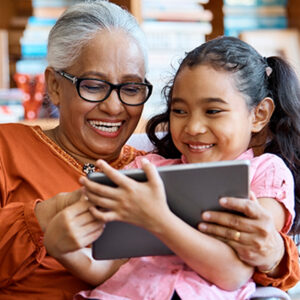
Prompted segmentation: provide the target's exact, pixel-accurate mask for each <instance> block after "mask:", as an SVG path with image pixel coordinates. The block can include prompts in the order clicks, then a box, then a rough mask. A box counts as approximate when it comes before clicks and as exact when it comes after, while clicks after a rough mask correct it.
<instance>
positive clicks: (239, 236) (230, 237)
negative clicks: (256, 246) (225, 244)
mask: <svg viewBox="0 0 300 300" xmlns="http://www.w3.org/2000/svg"><path fill="white" fill-rule="evenodd" d="M198 229H199V230H200V231H201V232H204V233H206V234H210V235H213V236H216V237H218V238H221V239H222V240H226V241H234V242H237V243H241V244H248V237H249V234H248V233H246V232H242V231H239V230H235V229H232V228H228V227H223V226H217V225H212V224H209V223H200V224H199V225H198Z"/></svg>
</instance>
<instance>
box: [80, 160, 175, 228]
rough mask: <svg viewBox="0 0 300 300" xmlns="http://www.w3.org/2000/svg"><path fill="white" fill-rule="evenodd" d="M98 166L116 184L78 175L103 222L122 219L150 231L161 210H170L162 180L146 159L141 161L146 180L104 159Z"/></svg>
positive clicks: (158, 218) (93, 210)
mask: <svg viewBox="0 0 300 300" xmlns="http://www.w3.org/2000/svg"><path fill="white" fill-rule="evenodd" d="M97 167H99V169H101V171H102V172H103V173H105V174H106V175H107V176H108V177H109V178H110V179H111V180H112V181H113V182H114V183H115V184H116V185H117V187H110V186H106V185H102V184H99V183H95V182H92V181H90V180H88V179H86V178H84V177H82V178H81V181H80V182H81V183H82V185H83V186H84V187H85V193H86V196H87V197H88V199H89V201H91V202H92V203H94V205H95V206H96V207H98V208H96V207H91V208H90V211H91V212H92V214H93V215H94V216H95V217H96V218H97V219H99V220H102V221H103V222H105V223H106V222H110V221H115V220H118V221H124V222H127V223H131V224H134V225H137V226H141V227H143V228H145V229H147V230H149V231H153V230H155V228H158V226H159V225H158V224H159V222H160V221H161V218H162V216H163V214H164V213H171V212H170V210H169V207H168V205H167V201H166V195H165V191H164V186H163V183H162V180H161V178H160V176H159V174H158V172H157V170H156V168H155V167H154V165H152V164H151V163H149V161H147V160H144V161H143V163H142V168H143V170H144V172H145V174H146V176H147V179H148V181H147V182H137V181H135V180H133V179H131V178H129V177H127V176H125V175H124V174H121V173H120V172H118V171H116V170H115V169H113V168H112V167H110V166H109V165H108V164H107V163H106V162H104V161H98V162H97Z"/></svg>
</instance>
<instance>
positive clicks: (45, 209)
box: [35, 189, 84, 232]
mask: <svg viewBox="0 0 300 300" xmlns="http://www.w3.org/2000/svg"><path fill="white" fill-rule="evenodd" d="M83 197H84V194H83V192H82V189H78V190H76V191H74V192H70V193H59V194H57V195H55V196H54V197H52V198H50V199H47V200H44V201H42V202H38V203H37V204H36V207H35V216H36V218H37V220H38V222H39V224H40V227H41V229H42V231H43V232H45V231H46V228H47V226H48V223H49V222H50V221H51V219H52V218H53V217H54V216H55V215H56V214H57V213H58V212H60V211H61V210H63V209H64V208H66V207H68V206H69V205H71V204H73V203H75V202H77V201H79V200H80V199H82V198H83Z"/></svg>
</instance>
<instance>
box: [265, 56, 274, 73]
mask: <svg viewBox="0 0 300 300" xmlns="http://www.w3.org/2000/svg"><path fill="white" fill-rule="evenodd" d="M263 59H264V62H265V64H266V65H267V67H266V69H265V70H266V74H267V77H270V75H271V74H272V71H273V69H272V68H271V67H270V66H269V64H268V58H267V57H265V56H264V58H263Z"/></svg>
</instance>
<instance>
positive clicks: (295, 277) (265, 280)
mask: <svg viewBox="0 0 300 300" xmlns="http://www.w3.org/2000/svg"><path fill="white" fill-rule="evenodd" d="M280 234H281V236H282V239H283V241H284V245H285V256H284V257H283V259H284V260H285V263H284V264H282V265H283V266H284V270H282V274H281V276H280V277H276V278H273V277H269V276H268V274H265V273H261V272H259V271H258V270H256V271H255V273H254V275H253V280H254V281H255V282H256V283H257V284H260V285H263V286H268V285H270V286H273V287H277V288H280V289H282V290H284V291H287V290H288V289H290V288H292V287H293V286H294V285H296V284H297V283H298V282H299V280H300V267H299V254H298V249H297V247H296V245H295V243H294V241H293V240H292V239H291V238H290V237H289V236H287V235H286V234H284V233H280Z"/></svg>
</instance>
